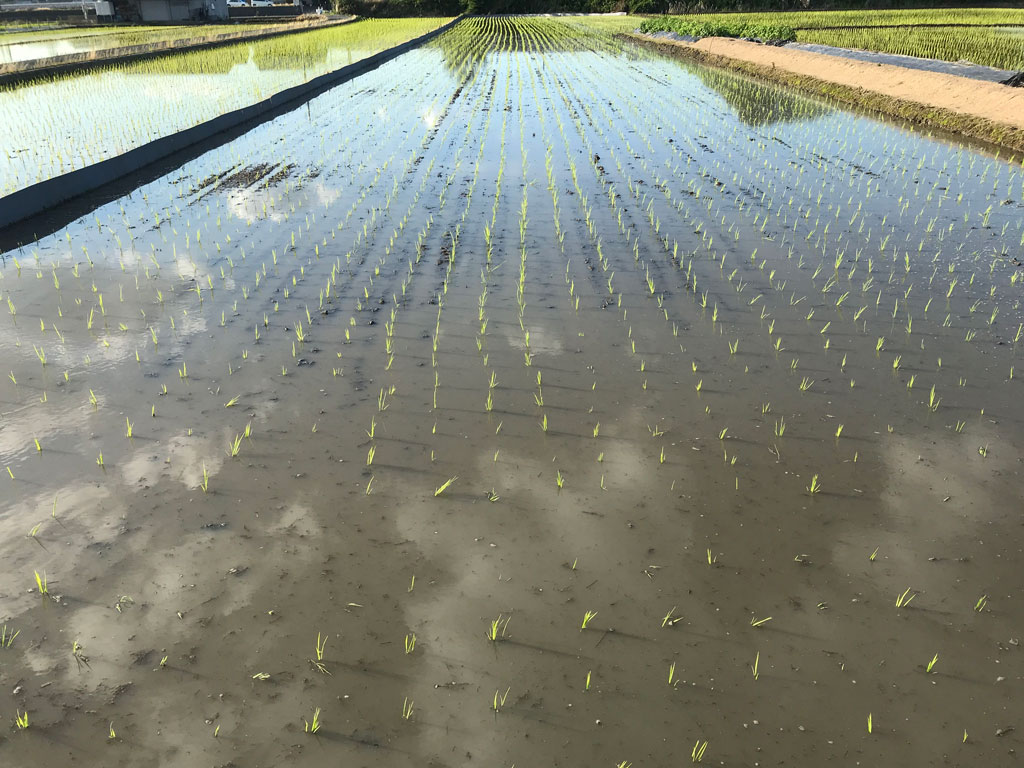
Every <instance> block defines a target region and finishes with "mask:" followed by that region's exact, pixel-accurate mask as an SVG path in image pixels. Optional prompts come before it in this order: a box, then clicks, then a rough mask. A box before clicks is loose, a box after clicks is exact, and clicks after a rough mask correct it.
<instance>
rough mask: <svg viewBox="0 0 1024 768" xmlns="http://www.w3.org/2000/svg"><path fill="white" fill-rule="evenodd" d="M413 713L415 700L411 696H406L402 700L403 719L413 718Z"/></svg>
mask: <svg viewBox="0 0 1024 768" xmlns="http://www.w3.org/2000/svg"><path fill="white" fill-rule="evenodd" d="M412 713H413V702H412V700H411V699H409V697H406V698H405V700H404V701H403V702H402V719H403V720H411V719H412Z"/></svg>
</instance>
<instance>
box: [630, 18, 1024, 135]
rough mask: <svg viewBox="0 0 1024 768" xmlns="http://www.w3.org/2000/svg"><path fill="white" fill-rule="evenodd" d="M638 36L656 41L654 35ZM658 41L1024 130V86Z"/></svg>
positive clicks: (764, 49)
mask: <svg viewBox="0 0 1024 768" xmlns="http://www.w3.org/2000/svg"><path fill="white" fill-rule="evenodd" d="M636 37H637V38H638V39H641V40H645V41H651V42H655V40H654V38H650V37H646V36H640V35H637V36H636ZM656 42H657V43H658V44H659V45H663V46H668V47H671V48H680V49H687V51H686V52H687V53H690V54H696V55H697V57H698V58H701V57H711V58H715V57H725V58H727V59H731V60H733V61H739V62H746V63H748V64H751V65H753V66H754V67H755V68H758V69H762V70H773V69H778V70H783V71H784V72H788V73H790V74H792V75H797V76H799V77H805V78H814V79H815V80H819V81H824V82H827V83H832V84H836V85H839V86H843V87H845V88H853V89H860V90H863V91H867V92H871V93H874V94H878V95H881V96H884V97H887V98H889V99H896V100H899V101H901V102H909V103H913V104H918V105H922V106H924V107H927V108H931V109H935V108H937V109H939V110H943V111H945V112H947V113H952V114H953V115H957V116H962V117H964V118H968V119H969V120H978V119H980V120H985V121H989V122H991V123H995V124H997V125H1000V126H1006V127H1008V128H1010V129H1011V130H1012V132H1018V131H1021V130H1024V89H1021V88H1011V87H1009V86H1006V85H1000V84H997V83H985V82H980V81H977V80H968V79H966V78H962V77H956V76H954V75H947V74H942V73H938V72H925V71H921V70H912V69H907V68H905V67H897V66H893V65H889V64H875V63H868V62H863V61H856V60H853V59H842V58H838V57H835V56H828V55H825V54H820V53H810V52H807V51H797V50H791V49H787V48H774V47H771V46H765V45H760V44H758V43H750V42H746V41H743V40H732V39H728V38H720V37H709V38H704V39H702V40H698V41H697V42H694V43H687V42H677V41H669V40H661V39H659V40H656ZM1013 143H1015V142H1011V145H1012V144H1013Z"/></svg>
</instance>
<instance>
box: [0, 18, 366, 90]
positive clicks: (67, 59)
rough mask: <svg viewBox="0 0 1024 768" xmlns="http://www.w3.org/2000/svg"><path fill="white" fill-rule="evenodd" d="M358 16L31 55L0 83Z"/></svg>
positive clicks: (6, 67)
mask: <svg viewBox="0 0 1024 768" xmlns="http://www.w3.org/2000/svg"><path fill="white" fill-rule="evenodd" d="M356 18H357V17H356V16H349V17H347V18H339V19H332V20H329V21H312V22H303V21H298V22H289V23H288V24H268V25H267V28H266V29H259V30H251V29H250V30H246V31H244V32H225V33H223V34H220V35H206V36H204V37H196V38H178V39H176V40H159V41H156V42H152V43H141V44H139V45H126V46H121V47H119V48H106V49H103V50H98V51H82V52H80V53H69V54H65V55H63V56H49V57H47V58H45V59H30V60H28V61H14V62H9V63H6V64H0V86H2V85H13V84H15V83H19V82H22V81H25V80H32V79H35V78H41V77H47V78H50V77H56V76H58V75H62V74H66V73H68V72H79V71H85V70H89V69H94V68H95V67H101V66H107V65H110V64H115V63H127V62H130V61H139V60H141V59H147V58H152V57H155V56H166V55H169V54H175V53H188V52H189V51H199V50H204V49H208V48H219V47H220V46H224V45H233V44H235V43H244V42H250V41H256V40H267V39H269V38H272V37H280V36H282V35H292V34H295V33H297V32H309V31H311V30H314V29H326V28H328V27H338V26H341V25H343V24H349V23H351V22H353V21H355V20H356Z"/></svg>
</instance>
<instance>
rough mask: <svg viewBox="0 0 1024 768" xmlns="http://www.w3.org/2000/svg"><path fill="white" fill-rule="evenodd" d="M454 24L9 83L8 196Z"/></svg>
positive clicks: (356, 31) (281, 40)
mask: <svg viewBox="0 0 1024 768" xmlns="http://www.w3.org/2000/svg"><path fill="white" fill-rule="evenodd" d="M447 21H450V19H442V18H417V19H378V20H367V21H360V22H354V23H352V24H345V25H342V26H338V27H331V28H328V29H320V30H315V31H311V32H299V33H296V34H293V35H285V36H282V37H275V38H271V39H267V40H260V41H257V42H249V43H245V42H243V43H238V44H235V45H228V46H223V47H221V48H214V49H211V50H203V51H192V52H188V53H181V54H174V55H169V56H161V57H159V58H155V59H148V60H144V61H138V62H133V63H129V64H111V65H110V66H107V67H103V68H100V69H95V70H90V71H88V72H85V73H75V74H68V75H61V76H58V77H56V78H49V79H40V80H33V81H29V82H27V83H19V84H17V85H8V86H0V132H2V133H3V135H4V136H5V142H4V151H3V152H2V153H0V195H3V194H9V193H11V192H13V191H15V190H17V189H22V188H24V187H26V186H29V185H31V184H34V183H36V182H39V181H44V180H46V179H49V178H52V177H53V176H59V175H60V174H62V173H67V172H68V171H71V170H75V169H77V168H82V167H86V166H89V165H91V164H93V163H96V162H98V161H100V160H105V159H107V158H109V157H114V156H116V155H119V154H121V153H123V152H126V151H127V150H129V149H133V148H134V147H137V146H140V145H141V144H144V143H146V142H148V141H152V140H153V139H156V138H159V137H161V136H166V135H168V134H170V133H173V132H175V131H180V130H182V129H184V128H188V127H191V126H193V125H196V124H198V123H201V122H204V121H206V120H209V119H211V118H213V117H216V116H217V115H220V114H223V113H225V112H229V111H231V110H233V109H238V108H240V107H245V106H248V105H249V104H253V103H255V102H257V101H260V100H261V99H265V98H267V97H268V96H271V95H272V94H274V93H276V92H278V91H281V90H283V89H285V88H288V87H290V86H293V85H298V84H300V83H303V82H306V81H307V80H310V79H311V78H313V77H316V76H318V75H321V74H324V73H326V72H330V71H332V70H335V69H339V68H340V67H343V66H345V65H346V64H351V63H353V62H356V61H359V60H360V59H363V58H366V57H367V56H371V55H373V54H374V53H377V52H378V51H381V50H384V49H385V48H391V47H393V46H395V45H398V44H399V43H403V42H405V41H406V40H410V39H412V38H414V37H417V36H419V35H422V34H425V33H426V32H429V31H431V30H433V29H436V28H437V27H439V26H441V25H442V24H444V23H446V22H447ZM26 116H32V119H26Z"/></svg>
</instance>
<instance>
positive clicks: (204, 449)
mask: <svg viewBox="0 0 1024 768" xmlns="http://www.w3.org/2000/svg"><path fill="white" fill-rule="evenodd" d="M230 437H231V435H230V430H229V429H222V430H221V431H220V434H219V435H218V436H217V437H216V438H212V437H200V436H198V435H195V434H193V435H192V436H191V437H189V436H187V435H176V436H175V437H172V438H170V439H169V440H167V441H166V442H165V443H162V444H158V445H156V446H144V447H142V448H139V449H138V450H136V451H135V453H134V454H133V455H132V456H131V457H129V458H127V459H125V460H124V461H122V462H121V463H120V469H121V477H122V478H123V480H124V482H125V484H126V485H129V486H133V487H137V486H141V485H156V483H157V482H158V481H159V480H160V479H161V478H168V479H171V480H174V481H175V482H179V483H181V484H182V485H184V486H185V487H186V488H198V487H199V485H200V483H202V482H203V465H204V464H205V465H206V472H207V474H208V475H209V476H210V477H213V476H214V475H216V474H217V472H218V471H219V470H220V468H221V466H222V465H223V464H224V460H225V458H226V457H227V449H226V448H225V446H226V445H228V443H229V441H230Z"/></svg>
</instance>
